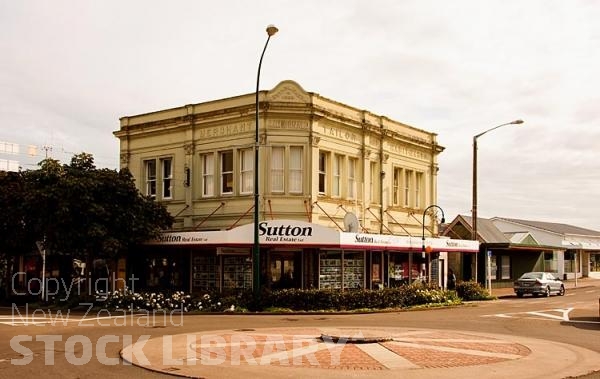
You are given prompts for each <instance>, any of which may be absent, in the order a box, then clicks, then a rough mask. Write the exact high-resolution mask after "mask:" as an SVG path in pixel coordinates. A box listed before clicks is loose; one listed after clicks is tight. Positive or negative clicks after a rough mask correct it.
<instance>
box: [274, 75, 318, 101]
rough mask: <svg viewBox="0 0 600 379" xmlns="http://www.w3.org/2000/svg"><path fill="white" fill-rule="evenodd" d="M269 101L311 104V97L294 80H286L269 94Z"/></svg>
mask: <svg viewBox="0 0 600 379" xmlns="http://www.w3.org/2000/svg"><path fill="white" fill-rule="evenodd" d="M267 100H268V101H274V102H284V103H305V104H307V103H310V95H309V94H308V93H307V92H306V91H304V89H302V87H300V85H299V84H298V83H296V82H294V81H293V80H284V81H283V82H281V83H279V84H278V85H277V86H275V88H273V89H272V90H270V91H269V92H268V93H267Z"/></svg>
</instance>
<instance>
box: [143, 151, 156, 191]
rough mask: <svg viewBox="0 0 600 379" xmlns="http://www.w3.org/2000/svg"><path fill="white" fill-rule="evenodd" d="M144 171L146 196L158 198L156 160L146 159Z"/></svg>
mask: <svg viewBox="0 0 600 379" xmlns="http://www.w3.org/2000/svg"><path fill="white" fill-rule="evenodd" d="M144 172H145V177H146V196H150V197H153V198H156V160H155V159H149V160H147V161H144Z"/></svg>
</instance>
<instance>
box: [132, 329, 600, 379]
mask: <svg viewBox="0 0 600 379" xmlns="http://www.w3.org/2000/svg"><path fill="white" fill-rule="evenodd" d="M332 335H336V336H340V338H339V339H334V340H332V339H331V338H326V339H323V338H322V336H332ZM365 335H367V336H369V337H372V336H377V335H381V336H382V337H385V338H383V339H382V341H381V342H365V343H344V342H345V341H346V340H347V338H348V337H354V338H353V339H354V340H355V342H360V337H362V336H365ZM165 337H166V338H165ZM165 337H163V338H156V339H151V340H148V341H146V342H144V343H143V344H141V345H140V346H135V345H133V346H130V347H128V348H125V349H124V350H123V351H122V357H123V359H125V360H126V361H129V362H132V363H133V364H135V365H139V366H141V367H144V368H147V369H151V370H154V371H159V372H163V373H169V374H175V375H180V376H186V377H203V378H221V377H229V378H246V377H248V376H249V375H260V376H261V377H264V378H279V377H295V378H302V377H314V376H318V377H319V378H335V377H342V376H344V375H351V376H360V377H377V378H386V377H390V378H391V377H399V375H402V373H407V372H409V373H410V376H411V378H412V377H440V376H439V375H440V371H439V370H442V371H441V372H447V371H448V370H454V372H456V373H457V374H460V375H461V376H462V377H477V376H473V375H471V376H470V375H467V374H465V373H477V372H479V377H488V376H486V375H483V376H482V375H481V372H485V373H487V374H489V373H493V372H501V371H502V370H514V367H523V366H525V365H527V366H528V367H532V366H531V365H532V364H534V367H535V365H538V367H540V368H541V372H542V373H543V372H544V369H548V370H551V371H550V372H553V373H554V374H556V372H558V371H557V365H560V362H556V360H555V359H554V360H551V359H550V360H549V358H552V356H554V354H560V356H561V357H566V358H569V357H570V356H572V355H573V354H574V351H572V348H575V347H568V348H567V347H565V346H562V344H548V343H547V342H545V341H541V340H532V339H522V340H518V339H515V338H509V337H507V336H496V335H489V334H483V333H475V332H460V331H441V330H431V329H416V328H387V329H380V328H376V327H365V328H335V329H333V331H332V329H331V328H327V329H321V328H262V329H256V330H253V329H243V330H221V331H212V332H203V333H195V334H181V335H175V336H165ZM356 337H358V338H356ZM371 340H372V339H371V338H367V339H365V341H371ZM577 349H578V348H575V350H577ZM575 353H577V354H579V352H578V350H577V351H575ZM585 354H591V355H593V356H594V358H593V359H594V360H600V354H597V353H593V352H588V351H586V352H585ZM563 364H564V362H563ZM519 371H520V374H521V375H520V376H521V377H524V378H527V377H528V376H527V375H523V374H526V372H527V370H522V369H519ZM344 373H345V374H344ZM436 375H437V376H436ZM465 375H466V376H465ZM489 377H493V376H489ZM499 377H505V376H499ZM534 377H535V376H534ZM547 377H553V376H552V375H550V376H547Z"/></svg>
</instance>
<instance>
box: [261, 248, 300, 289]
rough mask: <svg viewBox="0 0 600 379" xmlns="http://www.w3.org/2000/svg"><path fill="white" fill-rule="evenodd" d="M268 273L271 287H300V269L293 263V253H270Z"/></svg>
mask: <svg viewBox="0 0 600 379" xmlns="http://www.w3.org/2000/svg"><path fill="white" fill-rule="evenodd" d="M269 273H270V275H269V278H270V282H271V283H270V284H271V288H273V289H283V288H297V287H300V280H299V279H300V275H299V274H300V270H299V268H298V269H297V267H296V265H295V264H294V255H293V254H279V253H274V254H272V255H271V267H270V271H269Z"/></svg>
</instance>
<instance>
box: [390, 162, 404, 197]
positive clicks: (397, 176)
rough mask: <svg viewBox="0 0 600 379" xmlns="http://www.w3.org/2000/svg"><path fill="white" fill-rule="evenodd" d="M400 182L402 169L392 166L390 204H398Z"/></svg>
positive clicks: (400, 194) (400, 195)
mask: <svg viewBox="0 0 600 379" xmlns="http://www.w3.org/2000/svg"><path fill="white" fill-rule="evenodd" d="M401 182H402V169H401V168H399V167H394V178H393V183H392V187H393V188H392V204H393V205H396V206H398V205H400V198H401V197H402V193H401V192H400V191H401V188H402V187H401V186H400V184H401Z"/></svg>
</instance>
